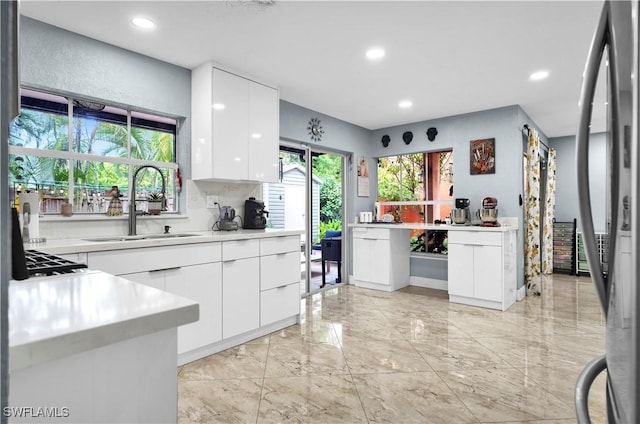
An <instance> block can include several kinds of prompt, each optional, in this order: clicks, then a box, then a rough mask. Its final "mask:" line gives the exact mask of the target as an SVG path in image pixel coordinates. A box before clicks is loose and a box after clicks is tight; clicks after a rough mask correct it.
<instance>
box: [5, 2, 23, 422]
mask: <svg viewBox="0 0 640 424" xmlns="http://www.w3.org/2000/svg"><path fill="white" fill-rule="evenodd" d="M18 17H19V12H18V2H17V1H15V0H14V1H2V0H0V53H1V56H2V57H1V60H0V139H2V141H1V142H0V175H1V177H0V181H2V184H0V406H1V407H2V409H3V410H4V408H5V407H6V406H7V405H8V394H9V372H8V370H9V366H8V365H9V356H8V353H9V343H8V339H7V334H8V333H9V331H8V318H7V317H8V312H7V310H8V301H7V297H8V288H9V278H10V277H11V260H10V258H11V242H10V240H11V225H10V224H9V223H10V221H9V217H10V202H9V186H8V185H7V183H6V181H7V179H6V176H7V175H9V169H8V159H9V151H8V149H9V143H8V139H9V123H10V122H11V120H13V118H15V117H16V116H17V115H18V110H19V106H20V103H19V98H18V91H19V84H20V78H19V75H18ZM6 422H7V417H6V416H5V414H0V423H2V424H4V423H6Z"/></svg>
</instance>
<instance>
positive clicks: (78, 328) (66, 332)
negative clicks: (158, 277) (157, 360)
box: [9, 271, 199, 370]
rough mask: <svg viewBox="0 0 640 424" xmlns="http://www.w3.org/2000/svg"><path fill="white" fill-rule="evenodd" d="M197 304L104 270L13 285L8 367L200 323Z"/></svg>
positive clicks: (36, 279)
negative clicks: (198, 321)
mask: <svg viewBox="0 0 640 424" xmlns="http://www.w3.org/2000/svg"><path fill="white" fill-rule="evenodd" d="M198 317H199V306H198V303H197V302H194V301H192V300H189V299H185V298H183V297H180V296H176V295H173V294H170V293H167V292H164V291H161V290H157V289H154V288H152V287H148V286H145V285H142V284H138V283H134V282H133V281H129V280H126V279H124V278H120V277H116V276H113V275H110V274H107V273H104V272H99V271H89V272H82V273H73V274H64V275H59V276H54V277H41V278H31V279H28V280H24V281H12V282H11V283H10V284H9V352H10V353H9V358H10V359H9V368H10V369H12V370H13V369H19V368H24V367H28V366H31V365H35V364H39V363H43V362H46V361H51V360H54V359H58V358H62V357H65V356H69V355H72V354H75V353H79V352H84V351H88V350H91V349H95V348H98V347H102V346H106V345H109V344H113V343H117V342H120V341H123V340H127V339H131V338H134V337H139V336H143V335H147V334H151V333H155V332H157V331H162V330H166V329H169V328H172V327H177V326H180V325H184V324H189V323H191V322H194V321H197V320H198Z"/></svg>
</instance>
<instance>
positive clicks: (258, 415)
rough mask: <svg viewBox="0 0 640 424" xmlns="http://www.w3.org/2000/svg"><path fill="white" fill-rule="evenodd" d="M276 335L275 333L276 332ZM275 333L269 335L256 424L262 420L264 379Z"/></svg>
mask: <svg viewBox="0 0 640 424" xmlns="http://www.w3.org/2000/svg"><path fill="white" fill-rule="evenodd" d="M274 333H275V331H274ZM272 334H273V333H269V343H267V354H266V356H265V358H264V369H263V370H262V381H261V383H260V394H259V395H258V408H257V410H256V424H258V422H259V419H260V406H262V393H263V392H264V378H265V376H266V374H267V366H268V364H269V351H270V350H271V335H272Z"/></svg>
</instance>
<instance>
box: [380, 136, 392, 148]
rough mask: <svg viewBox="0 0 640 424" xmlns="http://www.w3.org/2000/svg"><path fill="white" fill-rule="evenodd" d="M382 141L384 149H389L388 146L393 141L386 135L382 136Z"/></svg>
mask: <svg viewBox="0 0 640 424" xmlns="http://www.w3.org/2000/svg"><path fill="white" fill-rule="evenodd" d="M380 141H382V147H387V146H389V143H390V142H391V139H390V138H389V136H388V135H386V134H385V135H383V136H382V140H380Z"/></svg>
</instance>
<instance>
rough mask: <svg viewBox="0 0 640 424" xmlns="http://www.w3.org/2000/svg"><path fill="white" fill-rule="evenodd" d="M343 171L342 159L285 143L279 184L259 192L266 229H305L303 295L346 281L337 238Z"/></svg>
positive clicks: (342, 195)
mask: <svg viewBox="0 0 640 424" xmlns="http://www.w3.org/2000/svg"><path fill="white" fill-rule="evenodd" d="M308 158H311V160H308ZM344 167H345V157H344V155H342V154H336V153H331V152H324V151H319V150H315V149H311V148H310V147H308V146H301V145H294V144H289V143H285V142H283V143H282V144H281V146H280V182H279V183H272V184H265V185H264V187H263V190H264V193H263V198H264V199H265V203H266V204H267V210H269V225H270V227H272V228H287V229H300V230H304V235H303V236H302V238H301V245H300V276H301V287H302V294H303V295H305V294H309V293H314V292H317V291H319V290H322V289H324V288H327V287H332V286H335V285H336V284H342V283H343V282H346V277H343V274H342V270H343V269H347V268H346V267H345V264H344V261H343V258H344V257H345V255H344V254H343V252H342V239H341V235H342V233H341V231H342V223H343V222H344V218H343V207H342V205H343V204H344V188H343V187H344V178H343V175H344ZM323 254H324V255H323ZM323 257H324V261H323Z"/></svg>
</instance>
